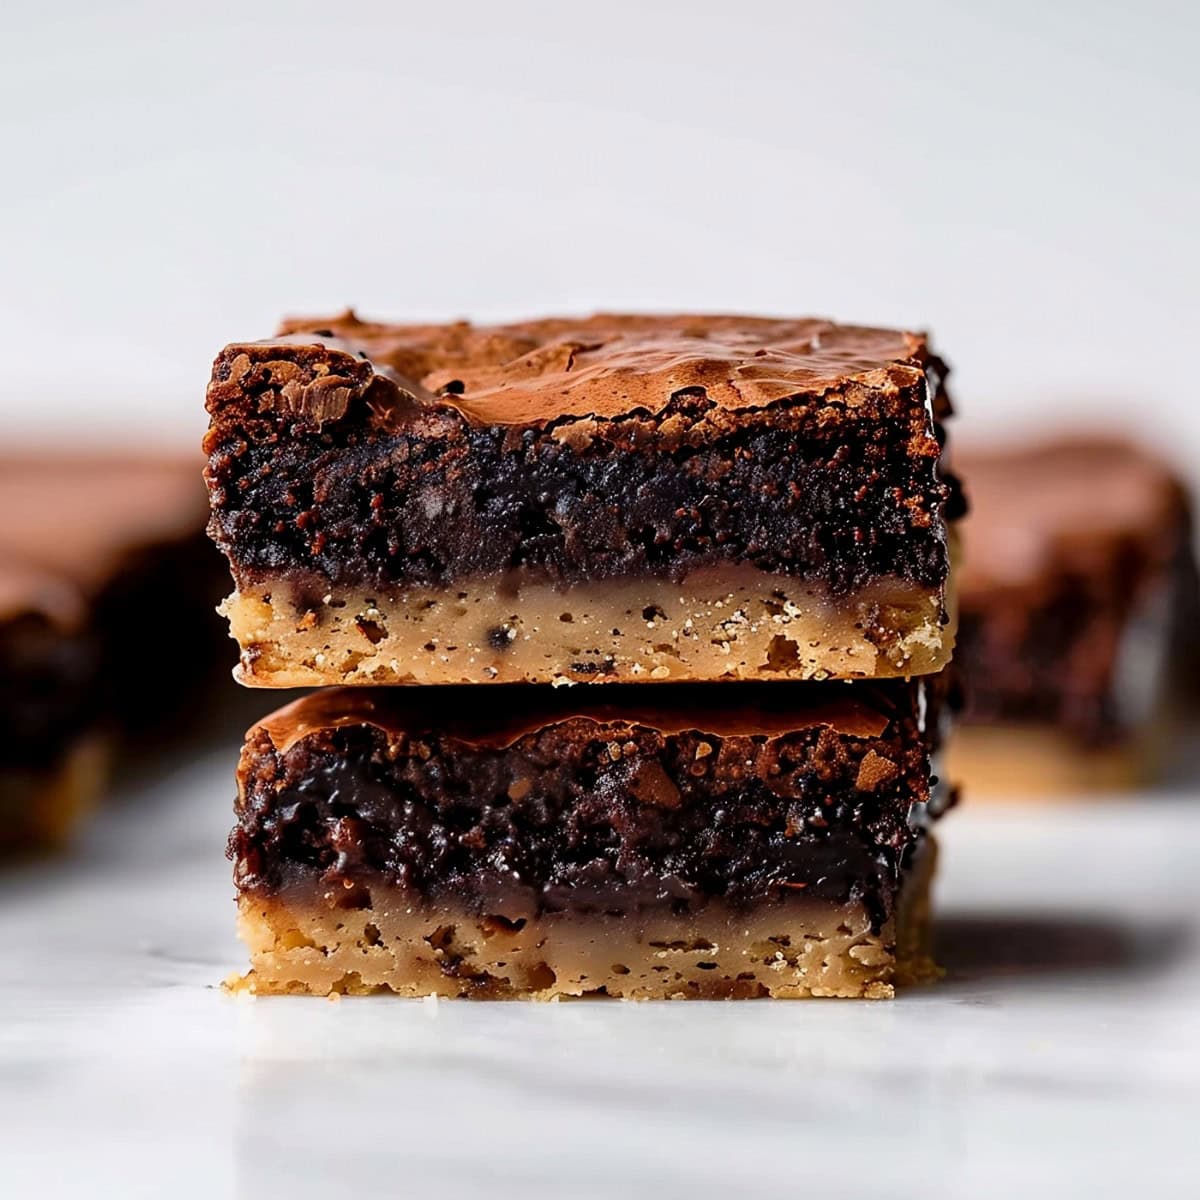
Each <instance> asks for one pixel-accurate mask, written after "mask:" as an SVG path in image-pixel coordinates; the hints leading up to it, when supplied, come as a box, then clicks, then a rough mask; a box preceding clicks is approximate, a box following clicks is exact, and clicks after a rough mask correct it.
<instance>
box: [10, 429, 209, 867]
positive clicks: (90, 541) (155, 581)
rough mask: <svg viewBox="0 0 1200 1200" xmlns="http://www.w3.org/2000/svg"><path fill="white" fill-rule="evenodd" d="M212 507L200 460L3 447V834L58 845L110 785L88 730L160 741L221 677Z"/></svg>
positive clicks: (104, 736)
mask: <svg viewBox="0 0 1200 1200" xmlns="http://www.w3.org/2000/svg"><path fill="white" fill-rule="evenodd" d="M207 517H208V505H207V498H206V495H205V489H204V484H203V481H202V479H201V474H200V466H199V464H198V463H197V462H196V461H195V460H194V459H192V458H190V457H186V456H170V455H166V456H164V455H161V454H159V455H152V454H150V453H149V452H146V453H143V454H141V455H136V456H135V455H129V454H107V453H103V452H92V453H86V452H79V453H54V454H52V453H49V452H36V453H35V452H29V453H23V454H22V453H18V452H12V451H9V452H6V453H5V454H4V455H3V456H0V599H2V600H3V604H2V605H0V621H2V622H3V627H2V633H0V655H2V664H0V669H3V671H4V678H5V692H4V698H3V700H2V701H0V722H2V728H0V737H2V739H3V745H4V747H5V749H4V757H3V762H2V763H0V772H3V774H4V778H5V782H4V785H3V786H4V802H3V805H0V826H2V828H0V845H6V844H7V845H10V846H11V845H14V844H18V843H44V842H47V841H57V840H60V839H61V836H62V835H63V834H64V833H65V832H66V831H67V828H68V826H69V825H70V820H69V815H70V814H72V813H76V812H78V811H81V810H82V808H83V807H85V805H84V804H83V803H82V801H83V797H84V793H85V792H87V793H90V794H94V793H95V792H96V791H97V790H98V789H99V788H100V787H101V786H102V785H103V782H104V779H105V772H104V770H103V764H102V756H101V755H99V754H97V753H95V752H94V749H93V750H89V751H88V752H87V755H86V758H87V763H86V769H85V768H84V767H83V766H81V765H80V760H79V755H80V753H81V751H80V750H79V745H80V742H81V739H85V740H86V741H87V744H88V745H89V746H90V747H94V746H95V745H98V744H99V743H101V742H103V741H105V740H111V739H112V738H113V737H114V736H115V737H116V738H117V739H118V740H119V741H120V742H122V743H124V744H126V745H129V744H131V743H136V744H138V745H139V746H140V747H141V748H146V747H148V746H152V745H153V744H154V742H155V740H156V739H158V738H160V737H162V736H164V735H165V734H166V732H167V731H168V730H169V729H170V728H171V723H172V721H173V719H174V718H176V717H178V715H179V714H180V712H181V711H183V710H184V707H185V706H194V705H195V704H196V701H197V691H198V689H202V688H203V687H205V686H206V684H207V683H208V681H209V680H212V679H214V678H215V677H216V672H217V671H218V670H219V669H220V668H219V667H218V665H217V664H218V663H219V662H220V658H221V654H220V649H221V645H222V642H223V631H222V629H221V623H220V621H219V620H218V618H217V617H216V614H215V611H214V609H215V606H216V604H217V603H218V601H219V599H220V597H221V594H222V592H223V590H224V588H223V563H222V562H221V559H220V557H219V556H218V555H217V554H216V553H215V552H214V551H213V549H212V547H211V545H210V544H209V543H208V541H207V539H206V537H205V536H204V525H205V522H206V520H207ZM147 647H149V648H151V650H152V654H153V655H154V656H155V658H156V659H157V661H149V662H148V661H147V656H146V648H147ZM222 673H223V672H222ZM85 776H86V779H85V778H84V777H85ZM46 788H49V789H50V791H51V792H52V793H53V794H52V795H50V796H49V798H46V795H45V793H46ZM56 788H57V789H58V790H57V791H55V789H56ZM67 793H70V796H69V797H68V795H67Z"/></svg>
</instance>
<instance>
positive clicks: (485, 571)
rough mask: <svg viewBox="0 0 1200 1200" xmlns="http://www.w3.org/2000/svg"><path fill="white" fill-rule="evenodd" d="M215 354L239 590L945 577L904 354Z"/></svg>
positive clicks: (941, 536)
mask: <svg viewBox="0 0 1200 1200" xmlns="http://www.w3.org/2000/svg"><path fill="white" fill-rule="evenodd" d="M286 328H287V331H288V334H289V336H288V337H286V338H284V339H282V340H277V341H274V342H270V343H260V344H253V345H235V346H230V347H228V348H227V349H226V350H225V351H224V352H223V353H222V354H221V355H220V356H219V357H218V359H217V361H216V363H215V365H214V370H213V378H212V383H211V385H210V388H209V393H208V408H209V411H210V413H211V416H212V424H211V427H210V430H209V433H208V436H207V439H206V443H205V446H206V450H207V452H208V453H209V456H210V457H209V467H208V480H209V487H210V493H211V497H212V502H213V519H212V523H211V526H210V529H211V532H212V535H213V537H214V538H215V539H216V541H217V543H218V545H219V546H220V547H221V549H222V550H223V551H224V552H225V553H226V555H227V556H228V557H229V559H230V562H231V564H232V566H233V570H234V575H235V578H236V579H237V582H238V585H239V588H240V589H243V590H246V591H253V590H261V589H262V588H263V587H264V586H269V585H271V584H273V583H275V582H278V581H284V580H285V581H287V582H288V583H289V584H290V585H291V586H293V587H294V588H307V589H308V590H309V592H310V594H311V599H312V600H313V601H314V602H317V601H319V600H320V598H321V597H322V596H323V595H324V594H325V593H326V592H327V591H328V590H329V588H330V587H331V586H332V587H335V588H336V587H369V588H375V589H380V590H384V589H393V590H394V589H396V588H404V587H436V586H453V585H454V584H456V583H459V582H464V581H467V582H469V581H478V580H480V579H495V578H499V577H503V576H506V575H511V574H512V573H514V572H516V573H519V574H521V575H522V576H525V577H529V578H533V579H537V580H539V581H543V580H544V581H550V582H554V583H558V584H560V585H563V586H569V585H570V584H571V583H574V582H579V581H583V580H605V579H615V578H639V577H654V578H664V579H670V580H674V581H678V580H681V579H683V578H685V577H687V576H688V575H689V574H691V573H693V572H695V571H696V570H698V569H702V568H708V567H713V566H714V565H726V564H730V563H745V564H747V565H749V566H751V567H753V568H755V569H757V570H760V571H764V572H767V573H771V574H779V575H782V576H786V577H789V578H792V579H800V580H804V581H807V582H809V583H812V584H819V585H820V586H821V587H823V588H824V589H825V590H826V591H827V592H828V594H829V595H830V596H832V597H836V596H842V595H846V594H849V593H851V592H853V591H854V590H855V589H858V588H861V587H863V586H865V585H867V584H869V583H871V582H872V581H877V580H880V579H900V580H904V581H908V582H910V583H912V584H914V585H917V586H920V587H923V588H927V589H930V590H932V591H933V592H934V593H935V594H936V595H937V597H938V598H939V599H941V597H942V591H943V589H944V585H945V582H946V577H947V571H948V557H947V549H946V532H945V523H944V519H943V510H944V507H945V505H946V502H947V499H948V496H949V487H948V485H947V484H946V482H944V481H943V480H942V479H941V478H940V477H939V474H938V470H937V465H938V458H939V453H940V447H939V430H938V428H937V424H936V422H937V420H938V419H940V417H941V416H943V415H945V413H946V412H947V411H948V406H947V403H946V400H945V396H944V393H943V391H942V389H941V382H940V381H941V376H942V374H943V371H944V369H943V368H942V366H941V364H940V363H939V362H938V360H936V359H935V358H933V356H932V355H931V354H930V353H929V351H928V348H927V346H926V343H925V341H924V339H923V338H921V337H919V336H916V335H909V334H903V333H893V332H890V331H881V330H864V329H852V328H847V327H838V326H834V325H831V324H829V323H828V322H820V321H764V320H754V319H750V318H649V317H646V318H627V317H595V318H591V319H587V320H579V321H545V322H533V323H529V324H524V325H515V326H504V327H493V328H474V327H471V326H466V325H456V326H438V327H412V326H379V325H369V324H366V323H363V322H359V321H357V320H356V319H355V318H354V317H353V316H352V315H348V316H345V317H342V318H337V319H334V320H332V321H326V322H320V321H318V322H314V323H313V325H312V326H310V327H309V331H308V332H305V331H304V330H303V329H302V328H301V327H300V326H298V325H291V326H288V327H286Z"/></svg>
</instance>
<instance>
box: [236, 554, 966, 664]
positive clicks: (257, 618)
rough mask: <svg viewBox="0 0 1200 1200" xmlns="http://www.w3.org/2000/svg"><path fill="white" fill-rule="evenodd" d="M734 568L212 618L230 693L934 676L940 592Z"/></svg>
mask: <svg viewBox="0 0 1200 1200" xmlns="http://www.w3.org/2000/svg"><path fill="white" fill-rule="evenodd" d="M785 587H786V590H784V589H783V588H781V585H780V580H779V577H778V576H771V575H767V574H765V573H762V572H757V571H752V570H748V569H743V570H732V571H706V572H700V573H697V574H696V575H694V576H691V577H689V578H688V579H686V580H685V581H684V582H683V583H682V584H675V583H671V582H670V581H668V580H655V579H649V580H638V581H630V582H623V581H611V580H610V581H605V582H603V583H589V584H577V585H575V586H573V587H571V588H570V589H568V590H566V591H563V590H559V589H556V588H554V587H552V586H551V585H549V584H542V585H532V586H524V587H521V588H519V589H517V590H516V591H515V593H514V592H511V591H507V590H502V589H500V588H498V587H497V586H496V585H495V584H493V583H490V582H482V583H479V584H477V585H464V586H460V587H457V588H455V589H454V590H420V591H410V592H407V593H400V594H397V595H395V596H391V597H388V596H382V595H380V594H379V593H378V592H373V593H370V594H367V593H364V592H361V591H360V592H337V593H332V592H331V593H329V594H327V595H326V596H325V597H323V598H322V599H321V600H320V601H318V602H317V603H315V604H313V603H312V602H311V601H309V600H305V599H303V598H300V597H299V595H298V593H297V592H296V591H295V590H294V589H292V588H291V587H289V586H288V585H287V584H282V583H281V584H280V585H279V586H276V587H272V588H271V589H270V590H269V591H267V590H266V589H264V590H263V591H260V592H258V593H236V594H235V595H233V596H231V597H230V598H229V599H228V600H227V601H226V603H225V605H224V607H223V609H222V611H223V612H224V613H225V615H226V616H227V617H228V618H229V622H230V632H231V634H232V636H233V637H234V639H235V640H236V641H237V642H238V644H239V646H240V647H241V663H240V666H239V668H238V678H239V680H240V681H241V682H242V683H245V684H249V685H253V686H260V687H319V686H322V685H325V684H334V683H345V684H357V685H364V684H397V683H490V682H496V683H520V682H538V681H543V682H544V681H553V682H618V681H625V682H659V681H668V680H675V681H693V682H701V681H709V680H713V681H715V680H722V679H829V678H837V679H870V678H884V677H892V676H899V675H925V674H930V673H933V672H936V671H938V670H940V669H941V668H942V667H943V666H944V665H945V663H946V662H947V661H948V659H949V657H950V653H951V650H952V649H953V645H954V631H955V627H954V621H953V616H951V619H950V622H949V623H948V624H943V623H942V620H941V611H942V597H941V594H940V590H933V591H931V590H928V589H922V588H920V587H917V586H915V585H912V584H908V583H903V582H900V581H894V582H889V583H879V584H875V585H871V586H869V587H867V588H864V589H862V590H861V591H859V592H857V593H855V594H853V595H852V596H850V597H847V598H845V599H838V600H836V601H835V600H830V599H828V598H827V597H826V596H824V595H823V594H822V593H821V591H820V590H819V589H815V588H812V587H805V586H804V585H802V584H798V583H793V584H791V585H785Z"/></svg>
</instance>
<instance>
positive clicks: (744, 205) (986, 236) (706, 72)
mask: <svg viewBox="0 0 1200 1200" xmlns="http://www.w3.org/2000/svg"><path fill="white" fill-rule="evenodd" d="M1198 13H1200V6H1198V5H1196V4H1194V3H1183V2H1181V3H1168V2H1157V3H1153V2H1152V3H1139V4H1113V3H1106V2H1103V0H1093V2H1084V0H1077V2H1074V3H1067V2H1064V3H1055V4H1048V3H1044V2H1039V3H1027V2H1020V0H1011V2H1007V3H993V4H982V3H979V4H964V3H950V2H944V3H934V2H913V3H906V4H894V3H887V4H882V3H880V4H866V3H845V4H821V5H816V4H808V3H786V2H782V0H780V2H777V3H769V2H764V0H738V2H736V3H734V2H731V0H712V2H710V0H692V2H690V3H657V4H656V3H651V2H649V0H642V2H641V3H637V2H627V0H607V2H605V3H592V4H588V5H580V4H572V3H570V2H569V0H548V2H545V3H522V2H521V0H510V2H507V3H473V2H471V0H456V2H455V3H442V4H437V3H423V4H406V3H402V2H397V0H391V2H371V0H362V2H360V3H356V4H344V3H335V2H333V0H323V2H321V3H307V2H293V3H254V2H253V0H239V2H237V3H228V2H225V0H214V2H210V3H194V4H182V3H170V2H163V0H156V2H148V0H147V2H142V3H133V2H125V3H121V2H111V3H94V2H92V0H86V2H84V0H76V2H75V3H51V2H43V3H35V2H33V0H26V2H24V3H22V2H19V0H7V2H6V3H5V4H4V5H3V6H2V7H0V151H2V159H0V161H2V162H3V169H4V176H3V180H2V186H0V279H2V281H3V283H2V288H0V309H2V311H0V364H2V369H0V416H2V424H3V433H4V436H5V438H6V439H10V438H12V437H14V436H15V437H16V438H17V439H18V440H28V439H29V438H31V437H35V438H36V437H38V436H44V435H45V434H46V433H48V432H49V431H50V430H53V429H54V428H55V427H58V426H67V427H69V428H71V429H72V430H74V431H76V432H79V433H80V434H81V435H82V434H83V433H85V432H86V433H89V434H90V432H91V431H92V430H95V429H99V430H101V431H104V432H105V433H106V434H111V433H114V432H116V431H117V430H124V431H127V430H129V429H130V428H132V429H134V430H135V432H136V435H137V436H138V437H139V438H143V439H173V440H183V441H185V442H186V441H187V440H188V439H191V438H194V437H196V436H197V435H198V434H199V432H200V431H201V429H202V427H203V417H202V413H201V408H200V405H201V394H202V391H203V387H204V383H205V381H206V378H207V371H208V365H209V363H210V361H211V358H212V356H213V355H214V353H215V352H216V350H217V349H219V347H220V346H221V345H222V344H223V343H224V342H226V341H229V340H234V339H242V338H253V337H258V336H263V335H265V334H267V333H269V332H271V331H272V329H273V327H274V324H275V322H276V320H277V318H278V317H279V316H280V315H281V314H283V313H288V312H311V313H323V312H328V311H330V310H334V309H337V308H339V307H341V306H343V305H346V304H354V305H356V306H358V308H359V309H360V311H362V312H364V313H366V314H369V315H383V316H393V317H397V318H405V317H452V316H456V315H470V316H476V317H499V316H508V315H514V316H515V315H530V314H534V313H538V312H541V311H551V310H560V311H562V310H565V311H586V310H591V309H593V308H597V307H610V308H615V307H629V308H682V309H713V308H716V309H732V310H749V311H765V312H780V313H802V312H816V313H821V314H827V315H831V316H835V317H839V318H843V319H848V320H858V321H865V322H879V323H897V324H902V325H908V326H927V327H930V328H932V329H933V331H934V333H935V335H936V337H937V340H938V343H939V345H940V346H941V347H942V348H943V350H944V351H945V353H946V355H947V356H948V357H949V358H950V360H951V361H952V363H953V365H954V366H955V368H956V376H955V380H954V382H955V384H956V385H957V386H956V396H957V399H958V401H959V408H960V411H961V412H962V414H963V420H962V424H961V427H960V428H961V429H962V431H964V432H966V433H968V434H969V433H971V432H973V431H974V432H978V433H982V432H984V431H986V430H989V429H995V428H997V427H1000V428H1004V429H1006V430H1007V429H1008V428H1010V427H1013V426H1014V425H1018V424H1028V423H1035V424H1044V423H1046V422H1047V421H1052V422H1055V423H1061V422H1063V421H1065V420H1067V419H1068V418H1069V417H1070V416H1071V414H1076V413H1080V412H1088V411H1092V412H1095V413H1098V414H1100V416H1101V418H1102V419H1103V420H1104V421H1105V422H1106V423H1109V424H1113V423H1115V424H1118V425H1120V424H1125V425H1128V424H1134V423H1136V424H1138V425H1139V426H1141V427H1142V428H1143V429H1144V433H1145V435H1146V436H1147V437H1149V438H1150V439H1151V440H1152V441H1154V442H1156V443H1157V444H1159V445H1160V446H1164V447H1166V448H1168V449H1170V450H1171V451H1173V453H1174V454H1175V456H1176V458H1177V459H1178V460H1180V462H1181V463H1182V464H1183V465H1185V466H1187V467H1189V469H1195V468H1196V464H1200V406H1198V405H1197V400H1196V396H1195V391H1196V385H1195V383H1194V382H1193V375H1194V370H1193V357H1194V355H1195V342H1196V329H1197V318H1198V316H1200V305H1198V303H1197V298H1196V294H1197V280H1198V279H1200V239H1198V238H1197V234H1196V230H1195V222H1196V214H1197V211H1198V210H1200V135H1198V133H1197V130H1198V129H1200V99H1198V88H1197V83H1196V79H1197V68H1196V59H1197V48H1198V45H1200V37H1198V34H1200V17H1198Z"/></svg>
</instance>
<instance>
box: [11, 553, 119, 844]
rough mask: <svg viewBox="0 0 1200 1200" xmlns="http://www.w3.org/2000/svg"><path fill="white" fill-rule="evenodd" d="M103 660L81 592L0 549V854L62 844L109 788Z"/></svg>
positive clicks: (62, 580)
mask: <svg viewBox="0 0 1200 1200" xmlns="http://www.w3.org/2000/svg"><path fill="white" fill-rule="evenodd" d="M98 666H99V663H98V655H97V647H96V644H95V641H94V639H93V637H92V633H91V630H90V628H89V626H88V620H87V605H86V603H85V602H84V599H83V596H82V595H81V594H80V593H79V591H78V590H77V589H76V588H75V587H73V586H72V585H71V584H70V583H69V582H68V581H66V580H64V579H62V578H61V577H59V576H56V575H53V574H50V573H48V572H46V571H43V570H40V569H39V568H36V567H31V566H29V565H28V564H26V563H22V562H19V561H15V560H13V559H10V558H6V557H4V556H3V555H0V679H3V687H0V852H5V851H9V850H13V849H18V848H21V847H25V846H29V845H51V844H54V843H57V842H59V841H61V840H62V839H63V837H64V836H65V835H66V834H67V833H68V832H69V831H70V829H71V828H72V827H73V825H74V823H75V821H76V819H77V818H78V817H79V815H80V814H81V813H83V812H84V811H86V810H87V808H88V807H90V805H91V803H92V801H93V800H94V798H95V796H96V794H97V792H98V791H99V790H100V788H101V787H102V786H103V782H104V775H105V767H106V764H107V757H108V756H107V753H106V739H105V738H104V737H103V735H102V734H101V733H100V729H99V716H100V713H99V707H100V706H99V697H98V683H99V670H98Z"/></svg>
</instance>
